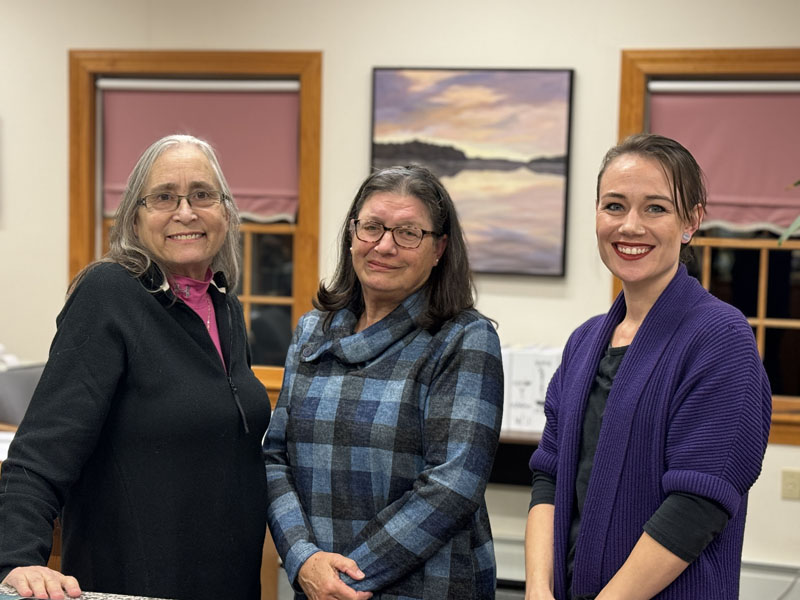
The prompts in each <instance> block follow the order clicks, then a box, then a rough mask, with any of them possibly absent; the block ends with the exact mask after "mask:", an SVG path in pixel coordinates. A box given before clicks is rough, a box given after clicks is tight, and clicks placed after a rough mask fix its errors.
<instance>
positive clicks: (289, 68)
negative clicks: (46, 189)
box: [69, 51, 321, 402]
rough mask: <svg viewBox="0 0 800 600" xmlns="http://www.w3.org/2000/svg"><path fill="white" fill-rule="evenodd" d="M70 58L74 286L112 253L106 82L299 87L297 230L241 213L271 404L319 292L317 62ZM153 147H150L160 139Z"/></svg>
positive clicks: (249, 303) (209, 56) (106, 54)
mask: <svg viewBox="0 0 800 600" xmlns="http://www.w3.org/2000/svg"><path fill="white" fill-rule="evenodd" d="M69 58H70V251H69V276H70V277H73V276H74V275H75V274H76V273H77V272H78V271H79V270H80V269H81V268H83V267H84V266H85V265H86V264H88V263H89V262H91V261H92V260H94V259H96V258H97V257H98V256H99V255H100V254H101V253H102V249H103V248H105V247H107V239H108V227H109V224H110V219H109V218H108V217H107V216H104V215H103V212H102V210H101V208H100V207H101V203H100V202H99V201H98V199H99V197H100V195H101V191H100V190H97V189H96V187H97V186H96V180H97V173H98V169H100V168H102V167H101V165H102V161H101V160H100V157H99V156H98V153H100V152H102V145H103V144H102V138H101V139H100V140H98V134H99V132H98V125H97V123H98V111H102V101H101V100H99V99H98V81H99V80H100V79H101V78H102V79H112V80H113V79H123V78H124V79H128V78H129V79H141V78H148V79H155V80H159V79H161V80H163V79H167V78H169V79H177V80H180V79H192V80H195V81H200V82H202V81H204V80H225V81H231V82H239V83H242V84H248V83H253V82H263V81H267V82H268V81H270V80H281V81H285V80H290V81H294V82H296V83H297V84H299V92H298V94H299V97H298V100H299V104H298V106H297V114H298V119H299V132H298V135H297V138H296V142H297V149H296V169H297V175H296V182H295V189H294V191H292V190H288V191H289V195H292V193H294V194H296V206H297V209H296V220H294V221H292V219H291V218H278V219H277V220H270V219H267V222H264V220H263V219H259V218H253V215H252V214H248V213H252V212H253V211H250V210H243V212H244V213H245V214H244V215H243V216H244V217H245V223H244V224H243V226H242V234H243V248H242V250H243V276H242V280H241V282H240V284H239V286H238V289H237V293H238V294H239V297H240V299H241V301H242V305H243V307H244V309H245V315H246V321H247V326H248V329H249V331H250V332H251V336H252V339H253V342H254V343H253V349H254V358H255V361H254V369H253V370H254V371H255V372H256V375H257V376H258V377H259V378H260V379H261V380H262V382H263V383H264V384H265V386H266V387H267V389H268V390H269V391H270V398H271V399H272V401H273V402H274V401H275V400H276V398H277V392H278V390H279V389H280V385H281V380H282V377H283V369H282V364H283V353H285V345H286V344H287V343H288V342H287V335H288V336H290V335H291V330H292V329H293V327H294V325H295V324H296V322H297V320H298V319H299V317H300V316H301V315H302V314H303V313H304V312H306V311H308V310H309V309H310V308H311V298H312V297H313V294H314V293H315V292H316V289H317V285H318V282H319V273H318V240H319V139H320V79H321V54H320V53H319V52H285V53H284V52H233V51H229V52H228V51H223V52H205V51H197V52H194V51H188V52H182V51H176V52H171V51H167V52H151V51H141V52H140V51H71V52H70V56H69ZM151 137H152V139H150V140H148V142H149V141H152V140H153V139H155V136H151ZM212 143H213V140H212ZM141 150H143V148H141V149H140V150H139V151H141ZM137 157H138V155H137ZM134 160H135V159H134ZM221 160H223V161H224V158H222V157H221ZM127 162H128V164H127V165H126V166H125V169H130V168H131V167H132V165H133V162H132V161H127ZM223 167H224V162H223ZM226 174H227V169H226ZM125 176H127V173H125ZM256 200H257V199H256ZM240 204H241V203H240ZM255 204H257V202H256V203H255ZM276 340H277V341H276ZM281 348H284V349H283V350H282V351H281Z"/></svg>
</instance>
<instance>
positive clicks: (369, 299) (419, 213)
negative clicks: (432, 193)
mask: <svg viewBox="0 0 800 600" xmlns="http://www.w3.org/2000/svg"><path fill="white" fill-rule="evenodd" d="M356 218H357V219H360V220H362V221H374V222H376V223H381V224H383V225H384V226H386V227H397V226H398V225H409V226H414V227H418V228H420V229H425V230H427V231H431V230H432V229H433V223H432V222H431V217H430V214H429V212H428V210H427V208H426V207H425V205H424V204H423V203H422V202H421V201H420V200H419V199H418V198H415V197H414V196H403V195H400V194H394V193H391V192H376V193H374V194H372V196H370V197H369V198H368V199H367V200H366V201H365V202H364V204H363V205H362V207H361V210H360V211H359V213H358V216H357V217H356ZM351 242H352V258H353V269H354V270H355V273H356V277H358V280H359V282H360V283H361V289H362V291H363V294H364V303H365V305H367V306H368V307H369V306H370V305H373V306H375V305H380V306H382V307H392V308H393V307H395V306H397V305H399V304H400V303H401V302H402V301H403V300H405V299H406V298H407V297H408V296H410V295H411V294H412V293H414V292H415V291H416V290H418V289H419V288H421V287H422V286H423V285H424V284H425V282H426V281H427V280H428V277H429V276H430V274H431V269H433V267H434V265H435V264H436V262H437V261H438V260H439V258H440V257H441V256H442V253H443V252H444V249H445V246H446V244H447V236H441V237H434V236H432V235H425V237H424V238H423V239H422V243H421V244H420V245H419V247H418V248H401V247H399V246H398V245H397V244H395V242H394V239H393V238H392V234H391V233H389V232H386V233H385V234H384V235H383V237H382V238H381V239H380V240H378V241H377V242H362V241H361V240H359V239H358V238H357V237H356V236H355V234H354V233H352V230H351Z"/></svg>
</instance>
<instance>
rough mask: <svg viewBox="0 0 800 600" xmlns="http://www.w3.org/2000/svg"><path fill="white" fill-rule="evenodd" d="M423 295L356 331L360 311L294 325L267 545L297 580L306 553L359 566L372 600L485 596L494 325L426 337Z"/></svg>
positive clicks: (272, 461) (467, 322) (489, 584)
mask: <svg viewBox="0 0 800 600" xmlns="http://www.w3.org/2000/svg"><path fill="white" fill-rule="evenodd" d="M423 302H424V294H422V293H421V292H417V293H415V294H413V295H411V296H409V297H408V298H407V299H406V300H405V301H404V302H403V303H402V304H401V305H400V306H398V307H397V308H396V309H395V310H394V311H393V312H392V313H391V314H390V315H388V316H387V317H385V318H384V319H382V320H381V321H380V322H378V323H376V324H374V325H372V326H371V327H369V328H367V329H365V330H364V331H361V332H359V333H357V334H353V330H354V328H355V325H356V320H357V315H355V314H353V312H351V311H350V310H347V309H345V310H341V311H338V312H337V313H336V314H335V316H334V318H333V321H332V323H331V327H330V329H329V330H328V331H327V332H324V331H323V329H322V323H323V320H324V318H325V314H326V313H322V312H319V311H311V312H310V313H307V314H306V315H305V316H304V317H303V318H302V319H301V320H300V323H299V324H298V326H297V330H296V331H295V334H294V338H293V340H292V345H291V347H290V348H289V353H288V357H287V360H286V370H285V374H284V379H283V387H282V388H281V394H280V397H279V399H278V404H277V407H276V408H275V411H274V412H273V415H272V420H271V421H270V425H269V429H268V430H267V433H266V435H265V437H264V455H265V461H266V471H267V481H268V486H267V487H268V495H269V508H268V511H267V517H268V521H269V527H270V530H271V532H272V536H273V539H274V541H275V544H276V546H277V549H278V552H279V554H280V556H281V558H282V559H283V563H284V567H285V569H286V572H287V574H288V576H289V580H290V581H291V582H293V584H294V586H295V590H296V591H297V592H298V597H303V596H302V594H301V593H299V592H301V589H300V587H299V586H298V585H297V584H296V578H297V573H298V571H299V570H300V567H301V566H302V565H303V563H304V562H305V561H306V559H308V557H309V556H311V555H312V554H313V553H315V552H317V551H319V550H324V551H327V552H337V553H339V554H343V555H345V556H348V557H350V558H352V559H353V560H355V562H356V563H357V564H358V566H359V568H360V569H361V570H362V571H363V572H364V573H365V574H366V577H365V578H364V579H363V580H361V581H358V582H355V581H353V580H352V579H350V578H349V577H347V576H346V575H342V579H343V580H344V581H345V582H346V583H347V584H348V585H350V586H352V587H353V588H354V589H357V590H369V591H372V592H374V596H373V598H375V599H380V598H382V599H384V600H388V599H393V598H398V599H400V598H409V599H411V598H430V599H433V598H435V599H437V600H441V599H443V598H459V599H467V598H494V588H495V560H494V547H493V544H492V535H491V529H490V527H489V518H488V513H487V510H486V503H485V501H484V491H485V488H486V482H487V479H488V478H489V473H490V472H491V468H492V462H493V460H494V454H495V450H496V448H497V442H498V436H499V432H500V421H501V417H502V407H503V369H502V364H501V358H500V343H499V340H498V337H497V333H496V332H495V330H494V327H493V326H492V324H491V323H490V322H489V321H487V320H486V319H485V318H484V317H482V316H481V315H480V314H478V313H477V312H476V311H471V310H470V311H465V312H463V313H461V314H460V315H458V316H457V317H455V318H453V319H451V320H450V321H448V322H446V323H445V324H444V325H443V326H442V328H441V329H440V330H439V331H438V332H436V333H435V335H431V333H430V332H428V331H425V330H422V329H420V328H419V327H418V326H417V325H416V324H415V321H414V319H415V317H416V316H417V315H418V314H420V312H421V310H422V308H423V306H422V303H423Z"/></svg>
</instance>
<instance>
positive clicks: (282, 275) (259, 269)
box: [251, 233, 292, 296]
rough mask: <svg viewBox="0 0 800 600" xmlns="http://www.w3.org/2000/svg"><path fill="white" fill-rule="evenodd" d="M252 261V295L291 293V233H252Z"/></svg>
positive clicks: (289, 294) (284, 294) (287, 294)
mask: <svg viewBox="0 0 800 600" xmlns="http://www.w3.org/2000/svg"><path fill="white" fill-rule="evenodd" d="M252 261H253V262H252V265H253V273H252V276H253V281H252V286H251V293H252V294H253V295H256V296H291V295H292V236H291V235H276V234H269V233H262V234H253V257H252Z"/></svg>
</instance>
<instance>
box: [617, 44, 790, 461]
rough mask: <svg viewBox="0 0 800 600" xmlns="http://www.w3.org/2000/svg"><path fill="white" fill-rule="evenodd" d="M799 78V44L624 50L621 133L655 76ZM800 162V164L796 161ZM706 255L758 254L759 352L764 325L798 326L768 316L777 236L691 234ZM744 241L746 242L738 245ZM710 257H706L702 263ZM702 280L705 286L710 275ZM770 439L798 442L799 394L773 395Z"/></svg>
mask: <svg viewBox="0 0 800 600" xmlns="http://www.w3.org/2000/svg"><path fill="white" fill-rule="evenodd" d="M798 78H800V48H774V49H773V48H758V49H741V48H739V49H736V48H735V49H704V50H623V51H622V67H621V73H620V103H619V105H620V108H619V139H620V140H622V139H624V138H626V137H627V136H629V135H632V134H634V133H639V132H641V131H644V130H645V125H646V122H645V117H646V114H647V84H648V82H649V81H650V80H653V79H698V80H713V79H760V80H781V79H798ZM798 168H800V165H798ZM692 243H693V244H694V245H697V246H702V247H703V252H707V253H708V254H709V255H710V252H711V248H712V247H732V244H734V245H736V244H738V245H736V247H747V248H751V249H757V250H759V252H760V256H761V269H760V271H759V282H758V286H759V294H758V298H759V300H758V307H759V308H758V311H757V316H756V317H755V318H754V319H750V321H751V324H752V325H753V326H754V327H755V328H756V338H757V340H758V341H759V351H760V352H762V353H763V339H764V338H763V336H764V331H765V330H766V327H768V326H769V327H776V326H778V327H788V328H798V323H797V320H792V319H767V318H766V313H765V310H766V281H767V275H768V273H767V270H766V257H767V254H768V252H769V251H770V249H772V250H774V251H777V250H775V249H776V248H777V242H776V241H775V240H748V241H747V242H745V241H744V240H735V241H734V240H727V239H721V238H695V240H694V241H693V242H692ZM742 244H744V246H742ZM781 248H782V249H786V250H791V249H800V242H798V241H789V242H787V243H785V244H784V245H783V246H782V247H781ZM707 264H709V261H704V266H705V265H707ZM704 277H705V278H706V281H704V282H703V284H704V285H705V286H706V287H708V283H709V281H708V279H710V275H709V276H708V277H706V276H705V274H704ZM621 289H622V283H621V282H620V281H619V280H618V279H616V278H615V279H614V283H613V289H612V295H613V296H614V297H616V295H617V294H618V293H619V291H620V290H621ZM769 439H770V442H772V443H777V444H793V445H800V397H796V396H773V399H772V429H771V430H770V437H769Z"/></svg>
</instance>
